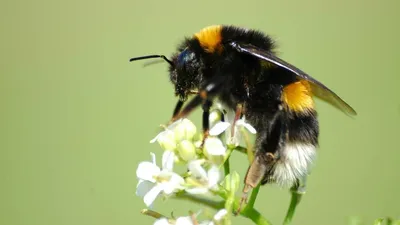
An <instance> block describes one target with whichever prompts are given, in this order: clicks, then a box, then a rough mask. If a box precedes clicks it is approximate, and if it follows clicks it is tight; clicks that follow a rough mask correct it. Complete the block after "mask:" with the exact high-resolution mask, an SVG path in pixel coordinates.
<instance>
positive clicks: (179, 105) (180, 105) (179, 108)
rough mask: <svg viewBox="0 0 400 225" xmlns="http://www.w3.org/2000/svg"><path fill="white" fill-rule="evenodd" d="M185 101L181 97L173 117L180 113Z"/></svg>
mask: <svg viewBox="0 0 400 225" xmlns="http://www.w3.org/2000/svg"><path fill="white" fill-rule="evenodd" d="M183 103H184V101H183V100H181V99H179V100H178V102H177V103H176V105H175V109H174V113H173V114H172V118H174V117H176V116H177V115H178V113H179V112H180V111H181V109H182V106H183Z"/></svg>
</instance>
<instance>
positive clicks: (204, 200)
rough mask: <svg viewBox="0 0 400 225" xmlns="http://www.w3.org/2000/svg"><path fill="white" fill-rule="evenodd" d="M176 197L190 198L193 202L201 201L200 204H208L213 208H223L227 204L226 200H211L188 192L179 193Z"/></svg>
mask: <svg viewBox="0 0 400 225" xmlns="http://www.w3.org/2000/svg"><path fill="white" fill-rule="evenodd" d="M175 198H177V199H181V200H182V199H183V200H189V201H191V202H194V203H199V204H202V205H205V206H208V207H210V208H213V209H221V208H224V206H225V201H215V200H211V199H208V198H202V197H200V196H199V195H192V194H188V193H186V192H181V193H177V194H176V196H175Z"/></svg>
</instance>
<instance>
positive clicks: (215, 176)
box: [207, 165, 221, 188]
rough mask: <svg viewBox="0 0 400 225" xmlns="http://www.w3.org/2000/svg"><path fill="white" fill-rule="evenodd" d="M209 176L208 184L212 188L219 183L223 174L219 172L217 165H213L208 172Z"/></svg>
mask: <svg viewBox="0 0 400 225" xmlns="http://www.w3.org/2000/svg"><path fill="white" fill-rule="evenodd" d="M207 177H208V186H209V187H210V188H212V187H214V186H215V185H217V184H218V182H219V180H220V179H221V174H220V172H219V169H218V167H217V166H214V165H213V166H212V167H211V168H210V169H209V170H208V172H207Z"/></svg>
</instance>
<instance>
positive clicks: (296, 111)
mask: <svg viewBox="0 0 400 225" xmlns="http://www.w3.org/2000/svg"><path fill="white" fill-rule="evenodd" d="M275 49H276V48H275V44H274V41H273V40H272V39H271V38H270V37H269V36H267V35H266V34H264V33H262V32H260V31H257V30H252V29H245V28H240V27H235V26H225V25H217V26H209V27H206V28H204V29H202V30H200V32H198V33H196V34H194V35H193V36H192V37H189V38H185V39H184V41H183V42H182V43H181V44H180V45H179V47H178V50H177V52H176V53H175V54H173V55H172V58H171V59H168V58H167V57H165V56H164V55H148V56H142V57H137V58H132V59H131V60H130V61H135V60H141V59H148V58H157V57H160V58H163V59H164V60H165V61H166V62H168V63H169V76H170V80H171V82H172V83H173V84H174V86H175V94H176V95H177V96H178V97H179V100H178V102H177V104H176V106H175V109H174V111H173V116H172V121H175V120H177V119H179V118H183V117H186V116H188V114H189V113H190V112H192V111H193V110H194V109H195V108H197V107H198V106H202V108H203V131H204V133H205V136H207V134H208V130H209V121H208V118H209V113H210V107H211V106H212V103H213V100H214V99H216V98H217V99H218V100H219V101H220V102H222V103H223V104H224V105H226V106H227V107H228V108H229V109H232V110H234V111H235V112H236V116H235V120H234V121H233V123H235V121H236V120H238V119H239V118H241V117H242V116H244V117H245V118H246V121H247V122H248V123H250V124H251V125H252V126H253V127H254V128H255V129H256V130H257V135H256V143H255V145H254V148H255V149H254V150H255V157H254V160H253V162H252V163H251V165H250V166H249V168H248V171H247V175H246V177H245V181H244V183H245V187H244V193H245V194H246V193H247V192H248V191H250V190H251V189H252V188H254V187H256V186H257V185H258V184H260V183H261V184H266V183H277V184H279V185H281V186H284V187H294V186H296V185H298V184H299V182H300V181H301V180H303V179H304V178H305V177H306V176H307V174H308V172H309V169H310V166H311V164H312V162H313V159H314V158H315V155H316V148H317V147H318V136H319V125H318V120H317V112H316V110H315V104H314V100H313V96H316V97H318V98H321V99H322V100H324V101H327V102H328V103H330V104H331V105H333V106H334V107H336V108H338V109H339V110H341V111H343V112H344V113H346V114H348V115H350V116H354V115H356V112H355V110H354V109H353V108H352V107H351V106H349V105H348V104H347V103H346V102H345V101H343V100H342V99H341V98H340V97H339V96H338V95H336V94H335V93H334V92H333V91H331V90H330V89H329V88H327V87H326V86H325V85H323V84H322V83H320V82H319V81H317V80H316V79H314V78H312V77H311V76H309V75H308V74H306V73H305V72H303V71H302V70H300V69H298V68H297V67H295V66H293V65H291V64H289V63H288V62H286V61H284V60H282V59H280V58H278V57H277V56H276V53H275ZM190 95H195V96H194V97H193V98H192V99H191V100H190V101H189V102H188V103H187V104H186V105H185V107H183V105H184V103H185V101H186V100H187V99H188V97H189V96H190ZM182 108H183V109H182ZM232 127H234V126H232Z"/></svg>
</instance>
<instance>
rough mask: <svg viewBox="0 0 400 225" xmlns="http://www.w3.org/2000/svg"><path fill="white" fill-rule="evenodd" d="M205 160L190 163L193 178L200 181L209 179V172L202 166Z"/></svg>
mask: <svg viewBox="0 0 400 225" xmlns="http://www.w3.org/2000/svg"><path fill="white" fill-rule="evenodd" d="M202 162H203V160H194V161H191V162H190V163H189V166H188V167H189V170H190V172H192V174H193V176H194V177H196V178H199V179H207V172H206V170H205V169H204V168H203V167H202V166H201V164H202Z"/></svg>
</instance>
